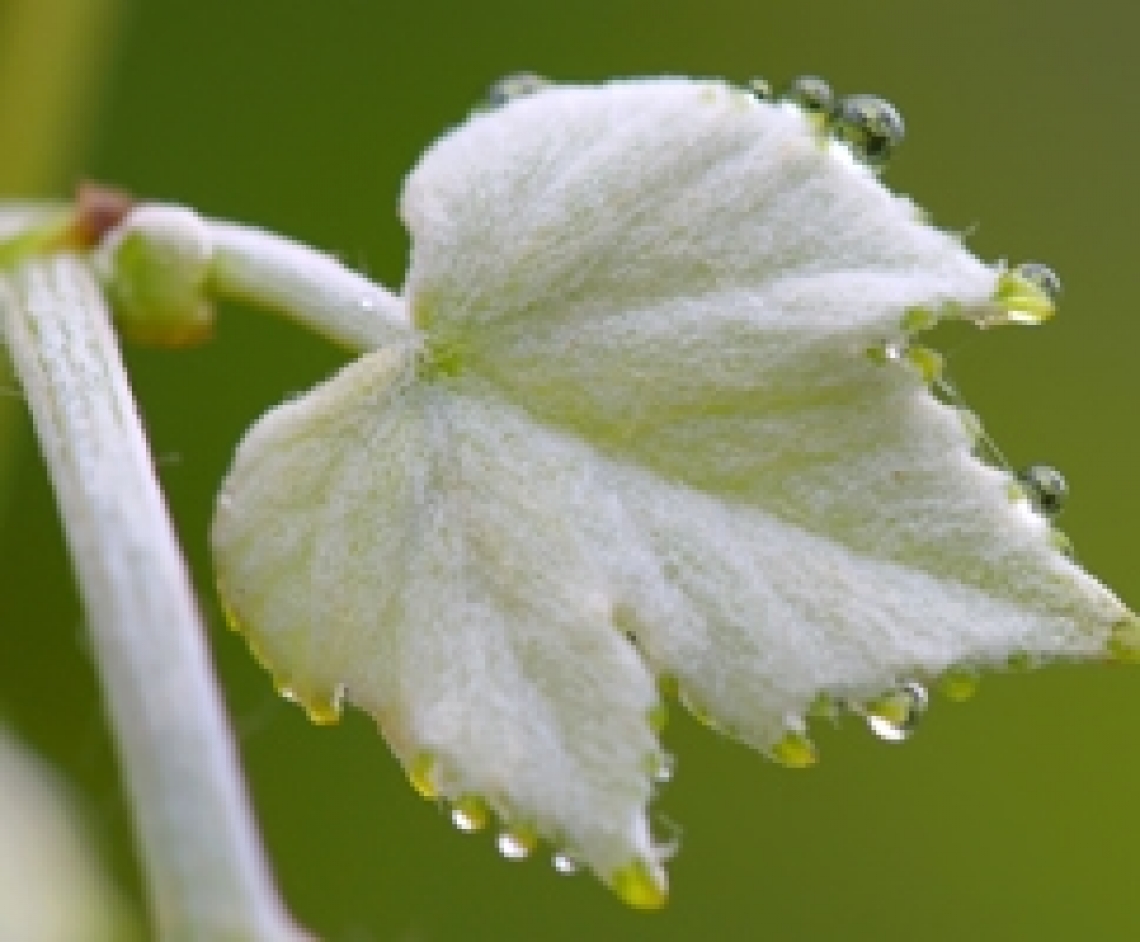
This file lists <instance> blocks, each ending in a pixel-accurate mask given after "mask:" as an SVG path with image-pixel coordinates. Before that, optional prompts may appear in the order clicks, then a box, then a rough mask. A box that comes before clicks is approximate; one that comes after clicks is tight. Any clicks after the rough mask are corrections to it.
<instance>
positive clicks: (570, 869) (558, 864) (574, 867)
mask: <svg viewBox="0 0 1140 942" xmlns="http://www.w3.org/2000/svg"><path fill="white" fill-rule="evenodd" d="M550 863H551V866H553V867H554V869H555V870H557V871H558V872H559V873H562V874H566V875H567V876H570V875H571V874H574V873H577V872H578V861H576V860H575V859H574V858H573V857H571V856H570V855H569V854H567V853H566V852H565V851H563V852H561V853H557V854H555V855H554V856H553V857H551V858H550Z"/></svg>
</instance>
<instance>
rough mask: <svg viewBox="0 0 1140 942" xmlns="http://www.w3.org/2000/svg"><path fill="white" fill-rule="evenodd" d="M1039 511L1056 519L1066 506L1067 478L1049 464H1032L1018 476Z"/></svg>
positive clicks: (1067, 494)
mask: <svg viewBox="0 0 1140 942" xmlns="http://www.w3.org/2000/svg"><path fill="white" fill-rule="evenodd" d="M1017 478H1018V480H1019V481H1020V482H1021V483H1022V484H1023V485H1024V486H1025V490H1026V493H1027V494H1028V496H1029V499H1030V501H1032V502H1033V506H1034V507H1036V508H1037V511H1038V512H1039V513H1041V514H1042V515H1043V516H1046V517H1050V518H1051V517H1055V516H1057V514H1059V513H1060V512H1061V511H1062V510H1063V509H1064V506H1065V499H1066V498H1067V497H1068V496H1069V485H1068V482H1067V481H1066V480H1065V476H1064V475H1063V474H1061V472H1060V471H1058V470H1057V469H1056V468H1053V467H1050V466H1049V465H1047V464H1031V465H1030V466H1029V467H1027V468H1025V469H1024V470H1023V471H1021V472H1020V473H1019V474H1018V475H1017Z"/></svg>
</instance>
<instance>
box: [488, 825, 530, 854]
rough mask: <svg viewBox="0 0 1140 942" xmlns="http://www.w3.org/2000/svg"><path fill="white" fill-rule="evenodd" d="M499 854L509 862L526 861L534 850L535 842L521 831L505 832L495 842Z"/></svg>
mask: <svg viewBox="0 0 1140 942" xmlns="http://www.w3.org/2000/svg"><path fill="white" fill-rule="evenodd" d="M495 845H496V846H497V847H498V848H499V853H500V854H502V855H503V857H505V858H506V859H507V860H526V858H527V857H529V856H530V852H531V850H533V849H534V840H533V839H532V838H531V837H530V836H529V835H528V834H524V833H522V832H519V831H503V832H502V833H501V834H499V836H498V838H497V839H496V841H495Z"/></svg>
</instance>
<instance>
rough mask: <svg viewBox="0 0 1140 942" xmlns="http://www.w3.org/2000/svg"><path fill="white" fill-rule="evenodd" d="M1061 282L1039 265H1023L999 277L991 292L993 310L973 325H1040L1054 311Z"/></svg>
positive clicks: (1027, 263) (1050, 271) (1033, 263)
mask: <svg viewBox="0 0 1140 942" xmlns="http://www.w3.org/2000/svg"><path fill="white" fill-rule="evenodd" d="M1060 294H1061V280H1060V279H1059V278H1058V277H1057V276H1056V275H1055V274H1054V273H1053V270H1052V269H1050V268H1048V267H1046V266H1045V265H1042V264H1040V263H1038V262H1026V263H1025V264H1024V265H1018V266H1017V267H1016V268H1014V269H1013V270H1012V271H1006V272H1002V274H1001V275H999V276H998V281H997V287H996V288H995V289H994V294H993V304H994V306H995V309H992V310H991V311H990V312H989V313H987V314H986V315H984V316H983V317H982V318H981V319H979V320H977V321H976V323H977V324H978V326H979V327H994V326H997V325H999V324H1029V325H1033V324H1040V323H1042V322H1043V321H1046V320H1048V319H1049V318H1050V317H1052V316H1053V315H1054V314H1055V313H1056V310H1057V299H1058V298H1059V296H1060Z"/></svg>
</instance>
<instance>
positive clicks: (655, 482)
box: [403, 79, 1131, 749]
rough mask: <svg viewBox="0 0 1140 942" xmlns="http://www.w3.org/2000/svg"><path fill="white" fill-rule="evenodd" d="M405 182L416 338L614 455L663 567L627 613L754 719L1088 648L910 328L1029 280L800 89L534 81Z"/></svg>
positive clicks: (1063, 575)
mask: <svg viewBox="0 0 1140 942" xmlns="http://www.w3.org/2000/svg"><path fill="white" fill-rule="evenodd" d="M403 209H404V215H405V218H406V221H407V222H408V225H409V228H410V229H411V232H412V235H413V240H414V249H413V259H412V267H411V271H410V273H409V276H408V282H407V286H406V289H405V290H406V294H407V296H408V299H409V304H410V307H411V309H412V310H413V312H414V315H415V317H416V319H417V322H418V323H419V324H420V325H421V327H423V328H424V329H425V330H427V331H428V332H429V334H430V341H429V345H430V346H429V349H435V350H446V351H447V354H448V361H449V364H451V367H452V368H453V369H454V368H455V364H457V363H458V364H461V368H462V369H466V370H468V371H470V372H471V373H472V374H477V375H480V376H483V377H486V378H487V379H488V380H489V381H490V382H491V383H493V384H494V386H496V387H497V388H498V389H499V390H501V391H502V393H503V394H504V395H505V396H506V397H507V398H509V399H510V400H511V401H513V402H516V403H518V404H520V405H521V406H522V407H523V408H525V409H526V410H527V411H528V412H529V413H530V414H532V415H533V416H535V417H536V419H538V420H539V421H540V422H543V423H546V424H548V425H549V426H551V427H554V428H560V429H563V430H566V431H569V432H571V433H572V434H575V435H578V436H580V437H581V438H582V439H583V440H584V441H589V442H591V443H592V444H593V445H594V446H595V448H596V449H597V450H598V452H599V453H601V454H604V455H607V456H609V457H610V458H611V459H613V460H614V467H620V468H621V469H622V473H621V474H619V475H617V477H616V478H615V479H614V480H613V482H612V483H611V487H612V490H611V492H610V494H609V499H610V500H615V499H616V500H617V501H618V502H620V504H621V505H622V507H623V509H624V510H625V511H626V512H627V513H628V514H629V515H630V517H631V519H632V520H633V521H634V522H635V523H634V525H632V526H631V527H630V528H629V532H634V533H642V534H647V535H648V546H647V545H645V544H640V545H639V547H638V552H639V553H645V552H648V553H650V554H651V555H652V556H654V557H655V558H656V560H657V562H658V564H659V565H660V566H661V571H662V572H664V573H666V574H667V578H665V579H664V580H656V581H654V580H653V579H645V580H642V581H641V583H640V584H641V585H642V586H650V585H652V586H654V588H653V589H652V590H647V592H646V594H644V595H642V596H641V597H640V598H639V599H637V600H631V601H630V602H629V608H628V610H627V612H626V614H627V617H629V618H632V619H634V620H638V621H640V622H641V624H640V626H639V635H640V636H642V637H643V639H644V641H643V644H644V648H645V652H646V654H647V656H648V658H649V659H650V661H651V662H652V664H653V666H654V669H655V670H657V671H658V672H660V673H668V674H673V675H676V676H677V677H678V679H679V681H680V683H681V685H682V689H683V690H684V691H685V693H686V696H687V698H688V699H689V700H690V701H692V702H694V703H695V704H697V705H698V707H699V710H700V711H701V712H703V713H708V714H710V718H715V719H717V720H718V721H719V722H720V723H721V724H722V725H725V726H728V727H730V728H732V729H733V730H735V731H736V732H737V733H738V734H739V735H741V736H742V737H744V738H746V739H748V740H749V741H752V742H754V743H755V744H757V745H759V746H761V747H764V748H769V749H771V748H772V747H773V746H775V745H777V744H778V743H779V742H780V741H781V737H782V736H784V735H786V733H787V732H788V731H789V730H790V731H791V732H792V733H793V734H794V733H795V732H796V731H797V730H798V729H799V728H800V727H801V725H802V717H803V715H804V713H805V711H806V710H807V708H808V705H809V704H810V702H811V701H812V699H813V698H814V697H815V696H816V695H817V694H819V693H821V692H831V693H833V694H836V695H839V696H842V697H844V698H849V699H851V700H852V701H854V702H855V703H858V702H860V701H865V700H867V699H869V698H872V697H874V696H877V695H879V694H881V693H882V692H883V691H884V690H890V689H891V688H892V687H894V686H896V685H898V684H901V683H903V682H905V681H906V680H907V679H908V678H910V677H913V676H924V677H925V676H932V675H935V674H938V673H939V672H941V671H943V670H945V669H946V668H947V667H949V666H951V665H954V664H965V665H970V666H972V665H975V664H990V665H996V664H1000V663H1004V662H1005V660H1006V658H1007V657H1009V656H1010V655H1012V654H1015V653H1021V654H1033V655H1040V656H1061V655H1063V656H1073V657H1088V656H1102V655H1104V654H1105V653H1106V651H1107V650H1108V648H1109V647H1110V643H1111V641H1112V631H1113V626H1114V625H1117V624H1119V623H1121V622H1123V621H1125V620H1126V619H1130V618H1131V615H1130V614H1129V613H1128V611H1127V609H1125V607H1124V606H1123V605H1122V604H1121V603H1120V602H1119V600H1118V599H1116V598H1115V596H1113V595H1112V594H1111V593H1110V592H1109V591H1108V590H1107V589H1105V588H1104V587H1103V586H1101V585H1100V584H1099V583H1098V582H1096V581H1095V580H1094V579H1092V578H1091V577H1090V576H1088V575H1087V574H1086V573H1084V572H1083V571H1082V570H1081V569H1080V568H1079V567H1077V566H1076V565H1075V564H1074V563H1072V562H1071V561H1070V560H1069V559H1067V558H1065V557H1064V556H1063V555H1062V553H1061V552H1060V551H1059V550H1058V548H1057V547H1058V542H1059V540H1058V535H1057V534H1055V533H1054V531H1053V530H1052V528H1051V527H1050V525H1049V524H1048V522H1047V521H1046V520H1045V519H1044V518H1043V517H1041V516H1039V515H1038V514H1037V513H1035V512H1034V511H1033V509H1032V507H1031V505H1030V503H1029V501H1028V500H1025V499H1024V496H1025V495H1024V491H1023V490H1021V489H1019V488H1018V487H1017V486H1016V482H1015V481H1014V480H1013V478H1012V475H1011V474H1010V473H1009V471H1008V470H1004V469H999V468H994V467H990V466H988V465H986V464H984V463H983V462H981V461H979V460H978V459H977V458H975V457H974V454H973V452H974V451H975V450H976V448H977V446H978V444H979V438H978V436H979V434H980V433H979V429H978V428H977V426H976V424H975V423H976V420H974V419H973V418H972V417H971V416H970V415H969V414H966V413H964V412H962V411H961V410H959V409H957V408H955V407H953V406H951V405H947V404H944V403H943V402H940V401H938V399H937V398H936V397H935V396H934V395H933V394H932V393H931V391H930V390H929V389H928V385H929V384H930V383H931V381H932V380H936V378H937V367H938V359H937V356H936V355H935V354H932V353H930V352H929V351H924V350H922V349H921V348H918V347H913V346H911V341H912V339H913V336H914V335H915V334H917V333H918V332H920V331H921V330H923V329H926V328H927V327H929V326H931V325H932V324H933V323H935V322H936V321H937V320H938V319H939V318H940V317H944V316H954V317H960V318H965V319H968V320H971V321H973V322H975V323H977V324H978V325H979V326H988V325H991V324H994V323H1000V322H1002V321H1003V320H1011V321H1027V322H1035V321H1038V320H1040V319H1042V318H1043V317H1044V316H1046V315H1047V314H1048V313H1049V312H1051V301H1050V300H1049V299H1048V298H1047V297H1045V296H1044V295H1037V296H1033V297H1029V296H1023V295H1025V294H1026V291H1027V290H1028V289H1027V286H1026V285H1025V284H1023V283H1022V282H1021V281H1019V280H1018V279H1017V278H1016V276H1015V275H1014V274H1013V273H1008V272H1004V271H1003V270H1001V269H1000V268H998V267H991V266H988V265H985V264H983V263H982V262H980V261H979V260H978V259H976V258H975V257H974V256H972V255H971V254H970V253H969V252H967V251H966V250H965V249H964V248H963V247H962V245H961V244H960V242H959V241H958V240H957V239H956V238H954V237H952V236H950V235H948V234H946V233H943V232H940V231H939V230H937V229H935V228H933V227H931V226H929V225H928V224H926V222H925V221H924V220H923V218H922V215H921V213H919V212H918V211H917V210H916V209H915V207H914V206H913V204H911V203H910V202H909V201H907V200H905V199H903V198H900V197H897V196H894V195H892V194H891V193H890V192H889V191H887V190H886V189H885V188H884V187H882V186H881V185H880V183H879V182H878V179H877V177H876V176H875V174H874V173H873V172H872V171H871V170H869V169H868V168H866V167H864V166H862V165H860V164H859V163H858V162H857V161H856V160H854V159H852V157H851V154H850V153H849V151H848V150H847V149H846V148H845V147H844V146H843V145H841V144H838V143H835V142H831V141H827V140H826V139H824V138H822V137H821V135H820V133H819V130H818V125H817V124H816V123H815V122H813V121H812V120H810V119H808V118H807V117H805V116H804V115H803V114H802V113H801V112H799V111H798V110H796V109H795V108H792V107H790V106H786V105H779V104H771V103H769V102H763V101H759V100H756V99H754V98H753V97H751V96H750V95H748V94H747V93H746V92H743V91H741V90H737V89H733V88H731V87H729V86H727V85H725V84H723V83H719V82H691V81H686V80H678V79H667V80H660V81H638V82H619V83H611V84H609V85H606V86H603V87H601V88H575V87H561V88H559V87H551V88H549V89H548V90H544V91H542V92H540V93H538V94H535V95H532V96H530V97H528V98H525V99H522V100H519V101H516V102H512V103H510V104H508V105H507V106H505V107H503V108H501V109H499V110H498V111H495V112H491V113H487V114H479V115H476V116H475V117H473V118H472V120H470V121H469V122H468V123H467V124H466V125H464V126H463V127H461V128H459V129H457V130H456V131H454V132H453V133H452V134H450V135H448V136H446V137H444V138H443V139H442V140H441V141H439V142H438V143H437V144H436V145H435V146H434V147H433V148H432V149H431V150H429V152H428V153H427V154H426V155H425V157H424V158H423V160H422V161H421V163H420V165H419V166H418V167H417V168H416V169H415V171H413V173H412V175H411V177H410V178H409V181H408V184H407V187H406V190H405V194H404V202H403ZM1029 287H1030V288H1031V286H1029ZM1029 294H1032V291H1029ZM1007 315H1008V316H1007ZM868 353H871V354H878V355H877V356H868ZM1129 623H1131V622H1129Z"/></svg>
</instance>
